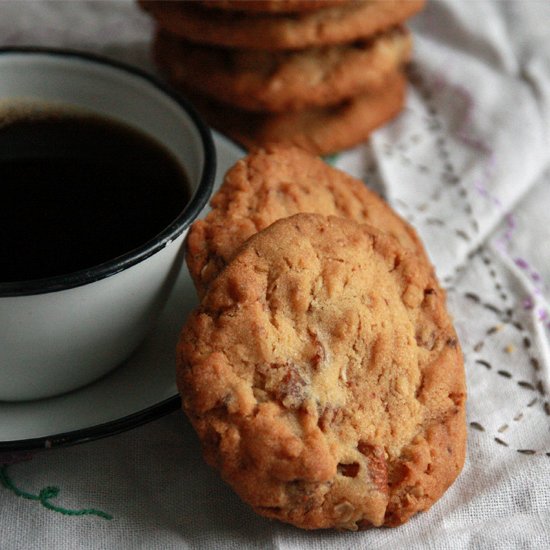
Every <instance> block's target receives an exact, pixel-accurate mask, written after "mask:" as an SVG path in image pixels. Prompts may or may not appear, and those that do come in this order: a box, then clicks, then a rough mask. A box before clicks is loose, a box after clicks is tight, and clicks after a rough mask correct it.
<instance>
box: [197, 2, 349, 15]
mask: <svg viewBox="0 0 550 550" xmlns="http://www.w3.org/2000/svg"><path fill="white" fill-rule="evenodd" d="M350 1H353V0H201V1H200V4H201V5H202V6H203V7H205V8H213V9H221V10H229V11H243V12H260V13H294V12H303V11H310V10H318V9H320V8H327V7H329V6H337V5H338V4H345V3H346V2H350Z"/></svg>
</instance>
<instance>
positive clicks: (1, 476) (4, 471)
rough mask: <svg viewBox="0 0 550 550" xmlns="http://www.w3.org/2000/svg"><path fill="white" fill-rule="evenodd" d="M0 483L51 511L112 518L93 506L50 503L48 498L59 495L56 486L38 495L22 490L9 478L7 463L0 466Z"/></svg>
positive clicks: (69, 514) (19, 495)
mask: <svg viewBox="0 0 550 550" xmlns="http://www.w3.org/2000/svg"><path fill="white" fill-rule="evenodd" d="M0 483H1V484H2V485H3V486H4V487H5V488H6V489H8V490H9V491H11V492H12V493H13V494H15V495H16V496H18V497H21V498H25V499H27V500H34V501H38V502H40V504H41V505H42V506H44V508H46V509H48V510H51V511H52V512H58V513H60V514H63V515H65V516H85V515H94V516H98V517H100V518H103V519H107V520H111V519H113V516H112V515H111V514H107V513H106V512H102V511H101V510H96V509H95V508H84V509H81V510H69V509H67V508H62V507H61V506H56V505H55V504H52V503H51V502H50V500H51V499H52V498H55V497H57V496H58V495H59V488H58V487H45V488H44V489H42V490H41V491H40V492H39V493H38V495H33V494H31V493H28V492H27V491H23V490H22V489H19V488H18V487H16V486H15V485H14V483H13V481H12V480H11V478H10V476H9V474H8V465H7V464H4V465H2V466H1V467H0Z"/></svg>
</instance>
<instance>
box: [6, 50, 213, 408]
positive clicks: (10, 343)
mask: <svg viewBox="0 0 550 550" xmlns="http://www.w3.org/2000/svg"><path fill="white" fill-rule="evenodd" d="M10 101H14V102H18V103H20V102H22V101H23V102H29V103H37V102H38V103H42V104H54V105H56V106H67V107H69V108H71V107H74V108H78V109H81V110H85V111H86V112H88V113H93V114H96V115H100V116H104V117H108V118H111V119H114V120H115V121H120V122H123V123H125V124H127V125H129V126H131V127H134V128H136V129H137V130H140V131H142V132H144V133H145V134H147V135H149V136H151V137H153V138H155V139H156V140H157V141H158V142H160V143H161V144H162V145H164V147H166V148H167V149H168V150H169V151H170V152H171V153H172V154H173V156H174V157H175V158H176V159H177V160H178V161H179V162H180V163H181V165H182V167H183V168H184V171H185V172H186V174H187V176H188V180H189V183H190V186H191V193H192V198H191V200H190V202H189V203H187V205H182V211H181V212H180V214H179V215H178V217H177V218H176V219H175V220H174V221H173V222H172V223H171V224H170V225H169V226H168V227H166V228H165V229H164V230H162V231H161V233H159V234H158V235H156V236H155V237H154V238H152V239H151V240H150V241H148V242H147V243H145V244H144V245H143V246H141V247H139V248H137V249H134V250H129V251H128V252H127V253H125V254H124V255H122V256H119V257H118V258H116V259H114V260H112V261H109V262H106V263H103V264H101V265H98V266H95V267H93V268H91V269H87V270H83V271H79V272H75V273H68V274H65V275H62V276H56V277H51V278H48V279H40V280H32V281H17V282H0V401H19V400H30V399H39V398H45V397H50V396H53V395H58V394H61V393H64V392H68V391H71V390H73V389H76V388H79V387H81V386H83V385H85V384H87V383H90V382H92V381H93V380H96V379H97V378H99V377H101V376H103V375H104V374H106V373H107V372H108V371H109V370H111V369H113V368H114V367H116V366H117V365H119V364H120V363H122V362H123V361H124V360H125V359H126V358H128V357H129V356H130V354H131V353H132V352H133V351H134V350H135V349H136V347H137V346H138V345H139V343H140V342H141V341H142V340H143V338H144V337H145V336H146V334H147V333H148V331H149V330H150V329H151V328H152V326H153V325H154V322H155V320H156V318H157V316H158V314H159V313H160V311H161V310H162V307H163V305H164V304H165V302H166V299H167V298H168V295H169V293H170V291H171V289H172V287H173V285H174V283H175V281H176V279H177V277H178V273H179V271H180V269H181V268H182V265H183V240H184V238H185V234H186V233H187V229H188V227H189V225H190V224H191V222H193V220H194V219H195V218H196V216H197V215H198V213H199V212H200V211H201V210H202V208H203V207H204V206H205V205H206V203H207V201H208V199H209V198H210V194H211V191H212V186H213V180H214V175H215V164H216V160H215V149H214V145H213V141H212V137H211V134H210V131H209V129H208V128H207V127H206V126H205V124H204V123H203V122H202V121H201V119H200V118H199V116H198V115H197V114H196V112H195V110H194V109H193V108H192V107H191V106H190V105H189V104H188V103H187V102H186V101H185V100H183V99H182V98H180V97H179V96H177V95H176V94H174V93H173V92H171V91H170V90H169V89H168V88H167V87H165V86H164V85H163V84H161V83H159V82H158V81H157V80H155V79H154V78H152V77H150V76H149V75H147V74H145V73H143V72H141V71H139V70H136V69H134V68H131V67H128V66H125V65H122V64H119V63H115V62H112V61H109V60H105V59H102V58H98V57H96V56H90V55H87V54H82V53H78V52H67V51H59V50H46V49H35V48H29V49H3V50H0V105H1V104H9V102H10ZM152 183H153V184H154V182H152ZM0 188H1V182H0ZM0 196H1V189H0ZM1 223H2V221H1V220H0V224H1ZM1 265H2V258H0V272H1ZM1 280H2V279H1V277H0V281H1ZM128 391H132V389H131V388H128Z"/></svg>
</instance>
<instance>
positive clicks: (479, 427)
mask: <svg viewBox="0 0 550 550" xmlns="http://www.w3.org/2000/svg"><path fill="white" fill-rule="evenodd" d="M514 420H515V419H514ZM509 427H510V426H508V424H503V425H502V426H501V427H500V428H499V429H498V430H497V432H498V433H504V432H506V431H507V430H508V428H509ZM470 428H473V429H474V430H476V431H478V432H486V430H485V428H484V427H483V425H482V424H481V423H479V422H475V421H474V422H470ZM493 440H494V441H495V443H498V444H499V445H501V446H502V447H506V448H508V449H510V450H511V451H515V452H517V453H520V454H522V455H527V456H537V455H538V456H550V452H548V451H547V450H546V449H539V450H537V449H516V448H514V447H511V446H510V444H509V443H508V442H507V441H505V440H504V439H502V438H501V437H493Z"/></svg>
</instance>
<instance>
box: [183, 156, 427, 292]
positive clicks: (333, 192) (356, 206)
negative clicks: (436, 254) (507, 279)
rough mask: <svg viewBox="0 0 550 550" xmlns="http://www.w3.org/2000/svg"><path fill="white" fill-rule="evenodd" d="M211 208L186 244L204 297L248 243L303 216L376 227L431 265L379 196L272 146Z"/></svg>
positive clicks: (240, 169)
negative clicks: (290, 218) (335, 218)
mask: <svg viewBox="0 0 550 550" xmlns="http://www.w3.org/2000/svg"><path fill="white" fill-rule="evenodd" d="M210 204H211V207H212V210H211V211H210V213H209V214H208V215H207V216H206V218H205V219H204V220H198V221H196V222H195V223H194V224H193V225H192V226H191V229H190V230H189V233H188V236H187V241H186V246H187V250H186V260H187V265H188V267H189V271H190V273H191V276H192V278H193V281H194V282H195V286H196V288H197V290H198V293H199V295H203V294H204V293H205V291H206V288H207V287H208V286H209V285H210V283H211V282H212V281H213V280H214V279H215V278H216V276H217V275H218V273H219V272H220V271H221V270H222V269H223V268H224V267H225V265H226V264H227V263H228V262H229V260H230V259H231V257H232V256H233V254H234V253H235V251H236V250H237V249H238V248H239V247H240V246H241V245H242V244H243V243H244V242H245V241H246V240H247V239H248V238H249V237H251V236H252V235H254V234H255V233H257V232H258V231H261V230H262V229H265V228H266V227H268V226H269V225H271V224H272V223H273V222H275V221H277V220H278V219H281V218H286V217H288V216H292V215H293V214H299V213H303V212H309V213H316V214H324V215H327V216H328V215H334V216H340V217H342V218H349V219H352V220H355V221H356V222H358V223H368V224H370V225H373V226H375V227H376V228H378V229H380V230H381V231H384V232H386V233H388V234H390V235H392V236H393V237H395V238H396V239H397V240H398V241H399V242H400V244H401V245H402V246H404V247H405V248H407V249H409V250H411V251H412V252H413V253H414V254H416V256H417V258H418V259H419V261H423V262H425V263H426V264H429V260H428V257H427V255H426V252H425V250H424V247H423V245H422V243H421V242H420V239H419V238H418V236H417V234H416V232H415V230H414V229H413V228H412V227H411V226H410V225H409V224H408V223H407V222H406V221H405V220H403V219H402V218H400V217H399V216H398V215H397V214H396V213H395V212H394V211H393V210H392V209H391V208H390V207H389V206H388V205H387V204H386V203H385V202H384V201H383V200H382V199H381V198H380V197H379V196H378V195H377V194H376V193H374V192H373V191H371V190H370V189H368V188H367V187H366V186H365V184H364V183H363V182H362V181H360V180H358V179H355V178H353V177H351V176H350V175H348V174H346V173H345V172H342V171H341V170H338V169H336V168H332V167H331V166H329V165H328V164H326V163H325V162H323V161H322V160H321V159H320V158H317V157H315V156H313V155H311V154H309V153H307V152H305V151H303V150H301V149H298V148H295V147H281V146H270V147H268V148H267V149H261V150H258V151H256V152H254V153H251V154H250V155H248V156H247V157H246V158H244V159H242V160H239V161H238V162H237V163H236V164H235V165H234V166H233V167H232V168H231V169H230V170H229V171H228V172H227V174H226V176H225V179H224V182H223V184H222V186H221V187H220V189H219V190H218V192H217V193H216V194H215V195H214V196H213V197H212V200H211V201H210Z"/></svg>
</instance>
